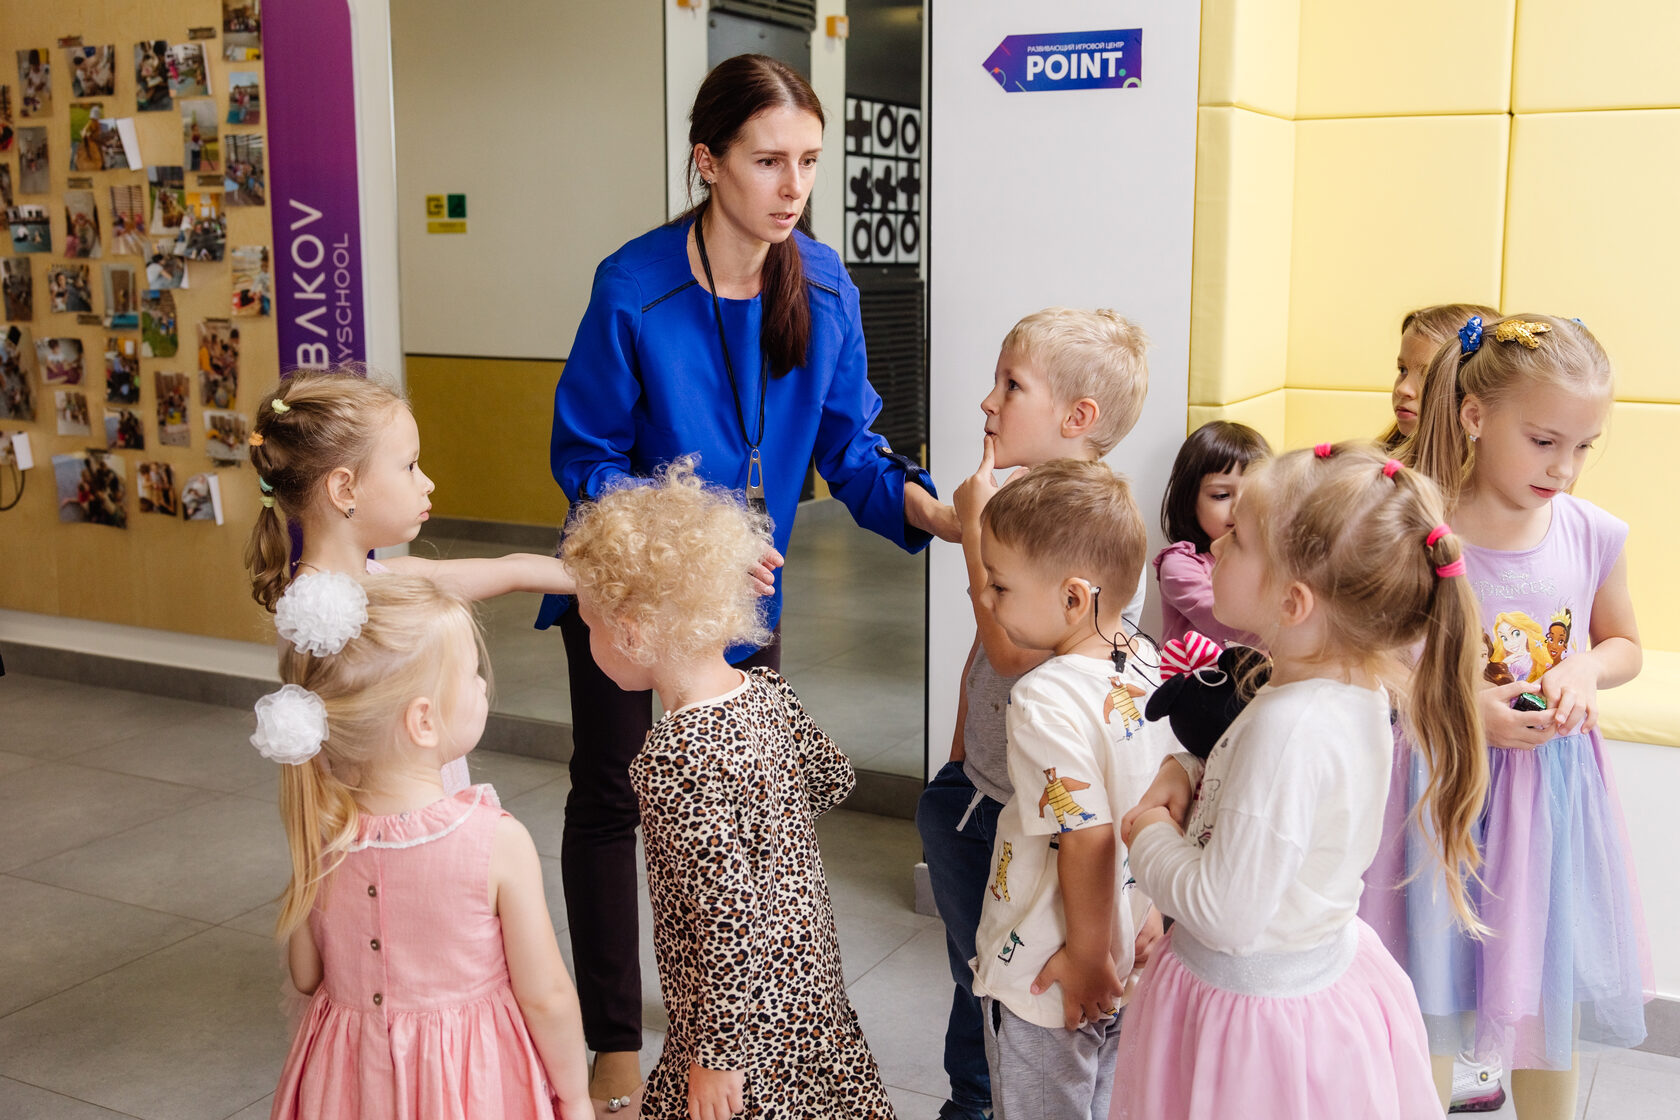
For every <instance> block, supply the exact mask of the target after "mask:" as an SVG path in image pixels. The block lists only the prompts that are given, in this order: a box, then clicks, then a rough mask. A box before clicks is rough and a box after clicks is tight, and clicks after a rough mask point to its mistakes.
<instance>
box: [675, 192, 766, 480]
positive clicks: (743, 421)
mask: <svg viewBox="0 0 1680 1120" xmlns="http://www.w3.org/2000/svg"><path fill="white" fill-rule="evenodd" d="M704 220H705V213H704V212H702V213H701V214H700V215H699V216H697V217H696V218H695V219H694V248H695V249H696V250H698V251H699V254H700V268H701V270H702V271H704V272H705V273H706V287H707V288H708V289H709V290H710V292H711V296H712V318H713V319H714V320H715V321H716V322H717V332H718V345H719V346H721V347H722V348H723V371H724V373H726V374H728V375H729V392H730V395H731V396H732V397H734V399H735V422H736V423H737V424H739V425H740V426H741V440H742V442H743V443H745V444H746V445H747V449H748V450H749V451H751V452H752V457H753V458H754V459H756V458H757V457H758V445H759V444H760V443H763V442H764V398H765V395H766V392H765V391H766V390H767V389H768V388H769V386H770V359H769V357H767V356H762V361H760V363H759V367H758V434H757V435H756V436H748V435H747V418H746V414H745V413H744V412H743V411H742V409H741V389H740V386H739V385H737V384H736V382H735V363H734V362H733V361H731V360H730V357H729V339H728V338H727V337H726V336H725V335H724V332H723V308H722V307H721V306H720V305H719V304H718V296H717V281H715V280H713V279H712V262H711V259H710V258H709V257H707V256H706V235H705V234H704V233H702V232H701V230H700V227H701V225H702V224H703V222H704ZM749 473H750V472H749ZM748 482H749V485H750V484H751V479H750V478H749V480H748Z"/></svg>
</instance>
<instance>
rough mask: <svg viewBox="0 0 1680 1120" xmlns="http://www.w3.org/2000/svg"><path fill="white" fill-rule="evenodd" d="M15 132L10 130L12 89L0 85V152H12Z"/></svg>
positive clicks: (15, 138)
mask: <svg viewBox="0 0 1680 1120" xmlns="http://www.w3.org/2000/svg"><path fill="white" fill-rule="evenodd" d="M16 140H17V132H16V131H15V130H14V129H13V128H12V87H11V86H6V85H0V152H9V151H11V150H12V144H13V143H14V142H15V141H16Z"/></svg>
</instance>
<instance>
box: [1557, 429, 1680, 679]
mask: <svg viewBox="0 0 1680 1120" xmlns="http://www.w3.org/2000/svg"><path fill="white" fill-rule="evenodd" d="M1676 431H1680V405H1673V404H1631V403H1618V404H1616V405H1615V406H1614V407H1613V408H1612V409H1611V413H1610V423H1609V426H1608V427H1607V428H1606V429H1605V432H1604V436H1603V438H1602V439H1600V440H1599V446H1598V449H1597V450H1595V451H1594V452H1593V453H1592V454H1591V456H1589V458H1588V460H1587V467H1586V469H1585V470H1584V471H1582V472H1581V480H1580V482H1578V483H1576V485H1575V493H1576V494H1578V495H1579V496H1581V497H1583V498H1585V499H1587V500H1588V501H1590V502H1594V503H1596V504H1598V505H1600V506H1603V507H1604V508H1605V509H1607V510H1609V511H1610V512H1611V513H1613V514H1615V515H1616V516H1617V517H1620V518H1621V519H1622V520H1624V521H1626V522H1627V523H1628V543H1627V558H1628V586H1629V588H1630V589H1631V591H1632V593H1633V606H1634V611H1635V614H1636V617H1637V618H1638V619H1639V634H1640V637H1641V638H1642V639H1643V640H1644V642H1645V644H1646V645H1648V646H1651V647H1652V648H1653V649H1674V648H1675V646H1676V644H1677V643H1676V640H1675V635H1676V634H1680V595H1676V594H1675V591H1674V557H1675V556H1677V555H1680V521H1677V520H1676V519H1675V517H1674V514H1673V510H1672V508H1671V506H1670V504H1669V503H1668V502H1666V501H1663V500H1661V499H1658V500H1655V501H1653V500H1652V498H1651V495H1652V488H1653V486H1654V485H1664V484H1663V483H1660V482H1658V480H1659V479H1663V477H1664V476H1665V475H1666V474H1667V473H1668V472H1669V466H1670V464H1671V463H1672V461H1673V456H1672V455H1670V454H1668V453H1667V449H1668V448H1671V447H1672V446H1673V444H1674V433H1675V432H1676ZM1664 488H1665V489H1666V486H1664ZM1670 699H1671V701H1672V696H1671V697H1670Z"/></svg>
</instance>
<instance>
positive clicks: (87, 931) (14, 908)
mask: <svg viewBox="0 0 1680 1120" xmlns="http://www.w3.org/2000/svg"><path fill="white" fill-rule="evenodd" d="M202 929H204V924H203V923H202V922H195V921H192V920H191V919H189V918H181V917H177V916H175V915H173V914H160V913H158V912H157V911H155V910H145V909H142V908H140V907H138V906H127V905H124V904H123V903H120V902H112V901H109V900H108V899H103V898H94V897H92V896H90V895H86V894H80V893H78V892H76V891H68V890H63V889H62V888H59V887H51V886H46V885H45V884H41V883H31V882H28V881H27V880H24V879H18V878H15V877H13V876H11V875H0V1016H5V1015H9V1014H11V1013H12V1012H13V1011H16V1010H18V1009H19V1008H22V1007H27V1006H28V1005H30V1004H32V1003H34V1002H36V1001H37V1000H40V999H44V998H46V997H47V996H50V995H53V994H55V993H57V992H62V991H64V990H66V989H67V988H73V987H75V986H76V985H77V984H80V983H82V982H83V981H84V980H88V979H91V978H92V977H94V976H98V975H99V974H101V973H104V972H109V971H110V970H111V969H113V968H116V967H118V966H119V965H123V964H126V963H128V962H129V961H131V960H134V959H136V958H138V957H143V956H145V955H146V954H147V953H150V952H152V951H153V950H155V949H161V948H162V947H163V946H165V945H168V944H171V943H173V942H176V941H179V940H181V939H182V938H184V937H189V936H191V935H192V934H194V933H197V932H199V931H200V930H202ZM0 1114H4V1112H3V1110H0Z"/></svg>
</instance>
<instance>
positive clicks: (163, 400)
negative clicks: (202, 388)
mask: <svg viewBox="0 0 1680 1120" xmlns="http://www.w3.org/2000/svg"><path fill="white" fill-rule="evenodd" d="M152 389H153V391H154V393H155V394H156V395H157V420H158V442H159V443H161V444H163V445H164V446H165V447H186V446H188V445H190V444H191V443H192V429H191V428H190V427H188V424H187V397H188V396H189V395H190V394H191V393H192V382H191V381H190V380H189V379H188V378H187V375H186V374H184V373H165V372H164V371H162V370H154V371H152Z"/></svg>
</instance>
